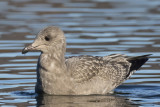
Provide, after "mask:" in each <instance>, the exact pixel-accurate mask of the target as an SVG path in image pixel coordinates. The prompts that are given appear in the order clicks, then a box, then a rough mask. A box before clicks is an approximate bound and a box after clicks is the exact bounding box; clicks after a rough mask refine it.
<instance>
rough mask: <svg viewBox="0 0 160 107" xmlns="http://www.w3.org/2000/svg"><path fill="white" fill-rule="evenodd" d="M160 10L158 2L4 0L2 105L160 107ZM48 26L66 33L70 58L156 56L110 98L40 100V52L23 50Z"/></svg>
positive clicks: (0, 5)
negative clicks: (37, 79) (24, 52)
mask: <svg viewBox="0 0 160 107" xmlns="http://www.w3.org/2000/svg"><path fill="white" fill-rule="evenodd" d="M159 6H160V2H159V0H45V1H41V0H40V1H34V0H1V1H0V106H2V107H15V106H20V107H24V106H29V107H35V106H44V107H50V106H53V107H54V106H55V107H71V106H72V107H73V106H74V107H77V106H78V107H106V106H107V107H134V106H135V107H137V106H139V107H151V106H154V107H159V106H160V100H159V99H160V69H159V68H160V54H159V53H160V49H159V48H160V15H159V13H160V7H159ZM49 25H55V26H59V27H61V28H62V29H63V30H64V32H65V36H66V38H67V52H66V56H78V55H94V56H104V55H109V54H114V53H121V54H127V55H130V56H138V55H143V54H153V55H152V56H151V58H150V60H149V61H148V62H147V63H146V64H145V65H144V66H143V67H142V68H141V69H140V70H139V71H137V72H136V73H135V74H134V75H132V76H131V78H130V79H129V80H127V81H125V82H124V83H123V84H122V85H121V86H119V87H118V88H116V89H115V91H114V93H113V94H111V95H106V96H48V95H43V96H37V95H36V94H35V92H34V86H35V82H36V63H37V58H38V56H39V54H40V53H39V52H30V53H27V54H25V55H22V54H21V51H22V49H23V48H24V47H25V46H26V45H27V44H29V43H32V42H33V40H34V38H35V35H36V34H37V33H38V32H39V31H40V30H41V29H42V28H44V27H46V26H49Z"/></svg>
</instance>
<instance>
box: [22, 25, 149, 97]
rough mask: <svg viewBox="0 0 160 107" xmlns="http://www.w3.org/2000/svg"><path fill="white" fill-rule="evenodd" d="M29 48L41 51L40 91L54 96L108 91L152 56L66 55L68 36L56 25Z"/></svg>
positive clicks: (38, 76)
mask: <svg viewBox="0 0 160 107" xmlns="http://www.w3.org/2000/svg"><path fill="white" fill-rule="evenodd" d="M28 51H40V52H41V55H40V57H39V60H38V64H37V83H36V87H35V90H36V92H37V93H46V94H51V95H90V94H101V95H104V94H107V93H109V92H110V91H112V90H113V89H115V88H116V87H117V86H119V85H120V84H122V83H123V81H125V80H126V79H128V78H129V77H130V75H131V74H132V73H133V72H134V71H136V70H138V69H139V68H140V67H141V66H142V65H143V64H144V63H145V62H146V61H147V60H148V56H149V55H143V56H137V57H127V56H125V55H121V54H112V55H109V56H104V57H99V56H86V55H85V56H75V57H69V58H65V52H66V41H65V36H64V33H63V31H62V30H61V29H60V28H58V27H55V26H49V27H47V28H44V29H43V30H41V31H40V32H39V33H38V35H37V37H36V39H35V41H34V42H33V43H32V44H31V45H29V46H27V47H25V48H24V49H23V50H22V53H23V54H25V53H27V52H28Z"/></svg>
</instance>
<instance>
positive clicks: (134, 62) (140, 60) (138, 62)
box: [126, 54, 151, 78]
mask: <svg viewBox="0 0 160 107" xmlns="http://www.w3.org/2000/svg"><path fill="white" fill-rule="evenodd" d="M150 55H151V54H147V55H142V56H137V57H129V58H128V59H127V61H128V62H130V63H131V67H130V71H129V73H128V74H127V75H126V78H129V77H130V75H132V74H133V72H134V71H136V70H138V69H139V68H140V67H141V66H142V65H143V64H144V63H145V62H147V61H148V59H149V56H150Z"/></svg>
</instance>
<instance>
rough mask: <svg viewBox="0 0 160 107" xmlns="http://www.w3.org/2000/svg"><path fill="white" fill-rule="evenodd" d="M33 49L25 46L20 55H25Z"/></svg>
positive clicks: (30, 46)
mask: <svg viewBox="0 0 160 107" xmlns="http://www.w3.org/2000/svg"><path fill="white" fill-rule="evenodd" d="M33 49H34V47H33V46H32V45H29V46H26V47H25V48H24V49H23V50H22V54H26V53H27V52H29V51H32V50H33Z"/></svg>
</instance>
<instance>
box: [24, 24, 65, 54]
mask: <svg viewBox="0 0 160 107" xmlns="http://www.w3.org/2000/svg"><path fill="white" fill-rule="evenodd" d="M61 49H62V50H64V49H65V37H64V33H63V31H62V30H61V29H60V28H58V27H56V26H49V27H46V28H44V29H42V30H41V31H40V32H39V33H38V35H37V36H36V38H35V40H34V42H33V43H32V44H30V45H28V46H26V47H25V48H24V49H23V50H22V54H25V53H27V52H29V51H40V52H42V53H51V51H52V52H54V51H57V50H61Z"/></svg>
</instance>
